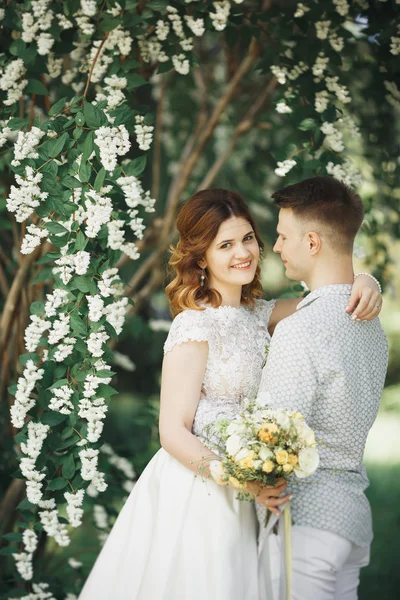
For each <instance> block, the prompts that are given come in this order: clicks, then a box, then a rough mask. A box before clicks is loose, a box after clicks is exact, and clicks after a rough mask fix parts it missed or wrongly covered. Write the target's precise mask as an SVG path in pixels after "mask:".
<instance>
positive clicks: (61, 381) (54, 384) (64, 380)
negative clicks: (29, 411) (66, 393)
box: [49, 379, 68, 390]
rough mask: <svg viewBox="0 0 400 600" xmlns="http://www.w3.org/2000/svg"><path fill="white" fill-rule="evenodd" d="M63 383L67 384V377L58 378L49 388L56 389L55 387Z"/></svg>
mask: <svg viewBox="0 0 400 600" xmlns="http://www.w3.org/2000/svg"><path fill="white" fill-rule="evenodd" d="M63 385H68V379H60V380H59V381H56V382H55V383H53V385H51V386H50V387H49V390H56V389H57V388H60V387H62V386H63Z"/></svg>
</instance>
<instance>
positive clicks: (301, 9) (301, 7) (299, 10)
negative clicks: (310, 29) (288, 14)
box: [294, 2, 310, 19]
mask: <svg viewBox="0 0 400 600" xmlns="http://www.w3.org/2000/svg"><path fill="white" fill-rule="evenodd" d="M309 10H310V8H309V7H308V6H306V5H305V4H302V3H301V2H299V3H298V5H297V7H296V12H295V13H294V17H295V19H298V18H299V17H304V15H305V14H306V12H308V11H309Z"/></svg>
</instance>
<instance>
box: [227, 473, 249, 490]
mask: <svg viewBox="0 0 400 600" xmlns="http://www.w3.org/2000/svg"><path fill="white" fill-rule="evenodd" d="M229 483H230V484H231V485H233V487H235V488H238V489H241V488H245V487H246V485H247V483H246V482H244V483H240V481H239V480H238V479H236V477H232V476H230V477H229Z"/></svg>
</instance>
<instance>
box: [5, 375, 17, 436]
mask: <svg viewBox="0 0 400 600" xmlns="http://www.w3.org/2000/svg"><path fill="white" fill-rule="evenodd" d="M17 389H18V386H17V384H16V383H13V385H10V386H9V387H8V388H7V390H8V393H9V394H11V396H15V393H16V391H17ZM17 435H18V434H17Z"/></svg>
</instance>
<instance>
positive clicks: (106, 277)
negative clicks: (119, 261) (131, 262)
mask: <svg viewBox="0 0 400 600" xmlns="http://www.w3.org/2000/svg"><path fill="white" fill-rule="evenodd" d="M97 287H98V288H99V291H100V294H101V295H102V296H103V298H109V297H110V296H122V294H123V291H124V286H123V283H122V281H121V280H120V279H119V276H118V269H117V268H116V267H113V268H112V269H106V270H105V271H104V272H103V273H102V275H101V280H100V281H98V282H97Z"/></svg>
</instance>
